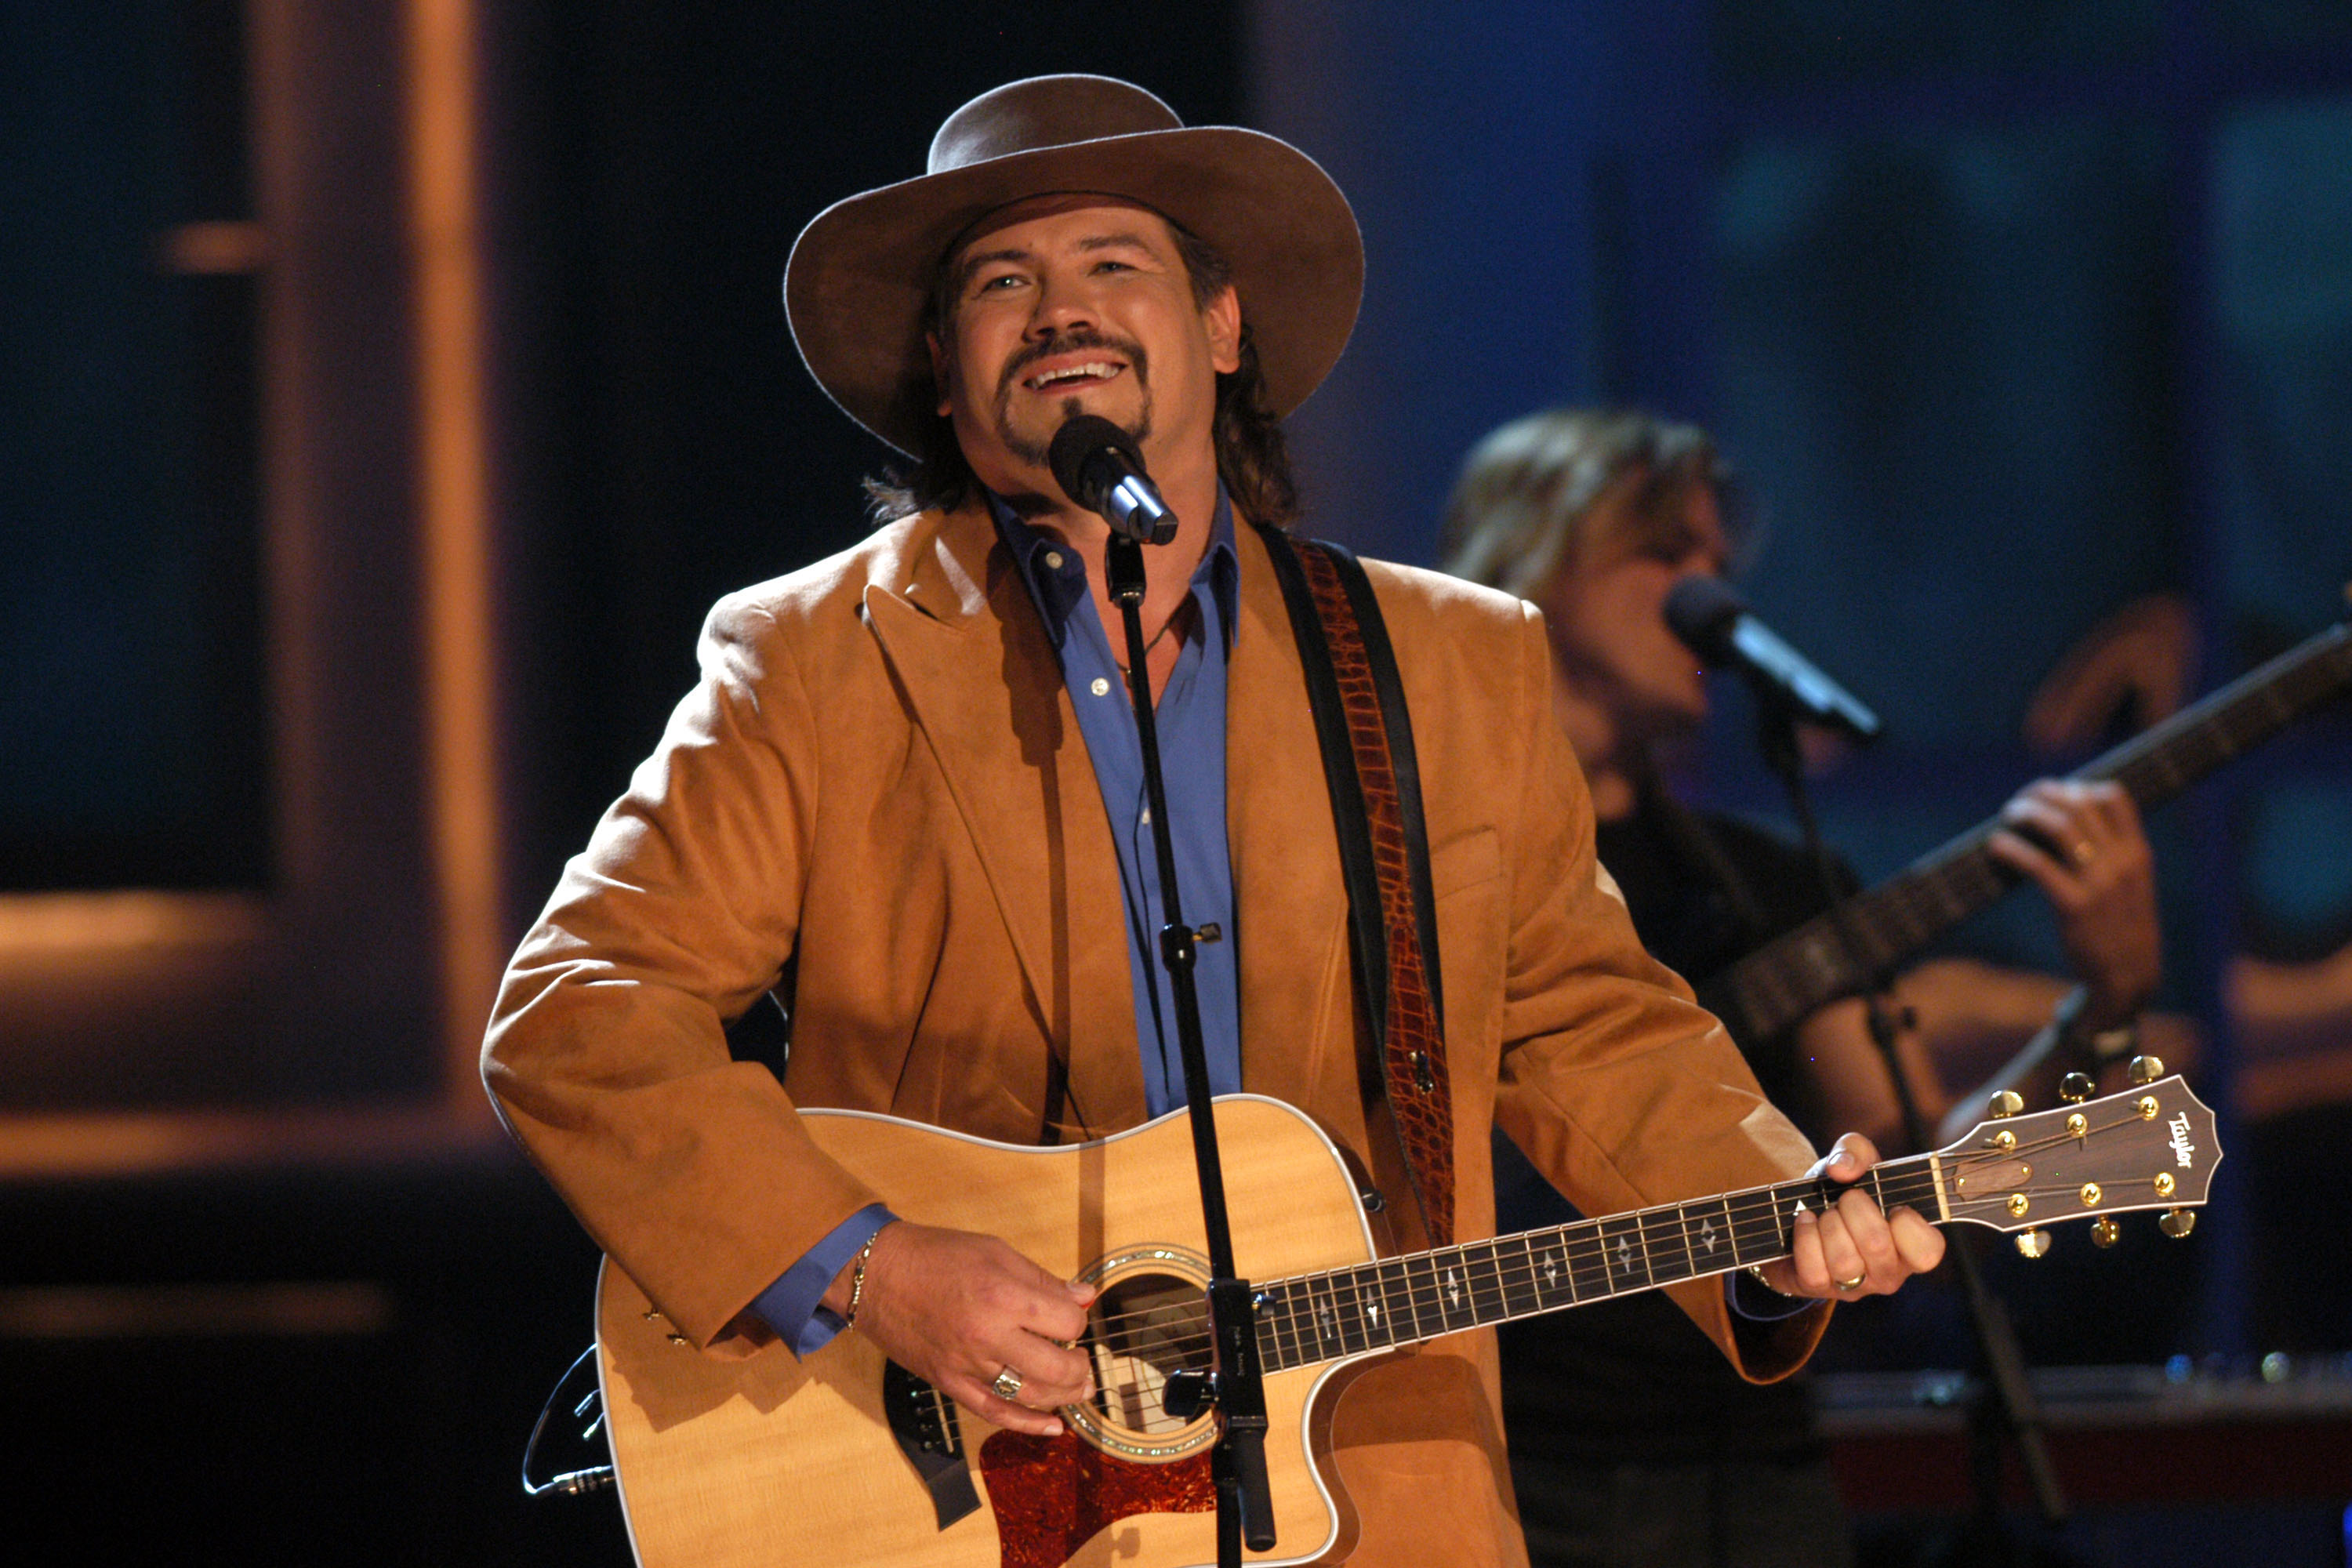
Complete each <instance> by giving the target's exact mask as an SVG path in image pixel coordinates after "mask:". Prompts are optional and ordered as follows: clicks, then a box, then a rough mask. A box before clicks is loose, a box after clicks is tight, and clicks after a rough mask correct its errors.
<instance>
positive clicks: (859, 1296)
mask: <svg viewBox="0 0 2352 1568" xmlns="http://www.w3.org/2000/svg"><path fill="white" fill-rule="evenodd" d="M889 1228H890V1222H889V1221H888V1220H887V1219H886V1220H884V1221H883V1222H882V1223H881V1224H880V1225H877V1226H875V1227H874V1234H873V1235H872V1236H869V1237H866V1245H865V1246H863V1247H859V1248H858V1249H857V1264H856V1268H852V1269H850V1271H849V1310H847V1311H845V1312H844V1313H842V1314H841V1326H842V1327H843V1328H844V1329H854V1328H856V1326H857V1304H858V1302H859V1301H860V1300H863V1299H864V1298H865V1295H866V1263H867V1262H868V1260H870V1259H871V1258H873V1256H874V1244H875V1243H876V1242H877V1241H879V1240H881V1239H882V1233H883V1232H884V1231H886V1230H887V1229H889Z"/></svg>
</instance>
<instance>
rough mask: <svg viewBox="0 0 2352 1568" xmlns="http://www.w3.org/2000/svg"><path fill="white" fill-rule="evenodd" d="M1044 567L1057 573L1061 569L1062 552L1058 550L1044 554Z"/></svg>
mask: <svg viewBox="0 0 2352 1568" xmlns="http://www.w3.org/2000/svg"><path fill="white" fill-rule="evenodd" d="M1045 565H1046V567H1047V568H1048V569H1049V570H1051V571H1055V572H1059V571H1060V570H1061V569H1062V552H1060V551H1058V550H1048V551H1047V552H1045Z"/></svg>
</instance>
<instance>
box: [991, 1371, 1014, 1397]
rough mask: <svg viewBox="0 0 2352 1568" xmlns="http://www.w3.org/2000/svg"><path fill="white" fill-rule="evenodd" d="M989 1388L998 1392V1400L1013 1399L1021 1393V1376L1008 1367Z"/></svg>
mask: <svg viewBox="0 0 2352 1568" xmlns="http://www.w3.org/2000/svg"><path fill="white" fill-rule="evenodd" d="M988 1386H989V1387H991V1388H992V1389H994V1390H995V1391H996V1397H997V1398H999V1399H1004V1400H1011V1399H1013V1398H1015V1397H1017V1396H1018V1395H1019V1394H1020V1393H1021V1374H1020V1373H1017V1372H1015V1371H1013V1369H1012V1368H1011V1367H1010V1366H1007V1367H1006V1368H1005V1369H1004V1370H1003V1372H1000V1373H997V1374H996V1378H995V1381H994V1382H992V1383H991V1384H989V1385H988Z"/></svg>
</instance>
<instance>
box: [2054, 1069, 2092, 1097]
mask: <svg viewBox="0 0 2352 1568" xmlns="http://www.w3.org/2000/svg"><path fill="white" fill-rule="evenodd" d="M2098 1087H2099V1086H2098V1085H2097V1084H2095V1083H2093V1082H2092V1081H2091V1075H2090V1074H2088V1073H2082V1072H2070V1073H2068V1074H2067V1075H2066V1076H2065V1077H2064V1078H2062V1079H2059V1080H2058V1098H2059V1099H2061V1100H2064V1101H2065V1102H2066V1103H2067V1104H2069V1105H2080V1104H2082V1103H2083V1101H2084V1100H2088V1099H2090V1098H2091V1096H2092V1095H2093V1094H2095V1093H2096V1092H2097V1091H2098Z"/></svg>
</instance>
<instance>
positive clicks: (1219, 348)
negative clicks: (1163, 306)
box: [1201, 283, 1242, 375]
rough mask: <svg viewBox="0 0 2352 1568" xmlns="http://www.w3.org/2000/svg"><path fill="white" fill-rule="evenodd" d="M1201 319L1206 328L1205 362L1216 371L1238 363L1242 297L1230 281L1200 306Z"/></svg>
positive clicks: (1229, 371) (1233, 367)
mask: <svg viewBox="0 0 2352 1568" xmlns="http://www.w3.org/2000/svg"><path fill="white" fill-rule="evenodd" d="M1201 323H1202V325H1203V326H1205V327H1206V328H1207V329H1208V331H1209V363H1210V364H1211V365H1213V366H1214V367H1215V369H1216V371H1217V374H1220V375H1231V374H1234V372H1235V371H1237V370H1239V369H1241V367H1242V297H1241V295H1240V294H1239V293H1238V292H1236V291H1235V290H1234V286H1233V285H1232V284H1230V283H1228V284H1226V285H1225V286H1224V287H1223V288H1222V289H1218V290H1217V295H1216V298H1215V299H1213V300H1210V301H1209V302H1208V303H1207V304H1206V305H1204V306H1202V308H1201Z"/></svg>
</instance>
